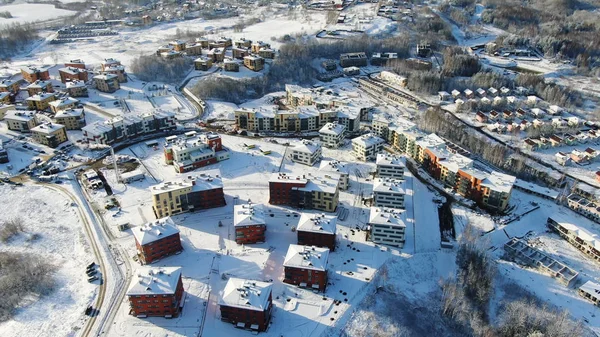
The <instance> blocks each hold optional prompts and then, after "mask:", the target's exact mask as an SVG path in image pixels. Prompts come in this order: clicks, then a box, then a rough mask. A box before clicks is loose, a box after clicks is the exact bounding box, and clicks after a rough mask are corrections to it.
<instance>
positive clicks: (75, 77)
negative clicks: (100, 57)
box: [58, 67, 88, 83]
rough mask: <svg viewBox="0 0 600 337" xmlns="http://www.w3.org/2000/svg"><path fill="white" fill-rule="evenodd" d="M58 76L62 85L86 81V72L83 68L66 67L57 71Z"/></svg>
mask: <svg viewBox="0 0 600 337" xmlns="http://www.w3.org/2000/svg"><path fill="white" fill-rule="evenodd" d="M58 74H59V75H60V81H61V82H62V83H67V82H72V81H84V82H87V81H88V72H87V70H85V68H83V69H82V68H75V67H66V68H60V69H58Z"/></svg>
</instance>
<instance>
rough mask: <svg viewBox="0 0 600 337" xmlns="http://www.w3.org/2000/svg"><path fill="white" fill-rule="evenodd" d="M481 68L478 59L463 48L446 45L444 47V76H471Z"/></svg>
mask: <svg viewBox="0 0 600 337" xmlns="http://www.w3.org/2000/svg"><path fill="white" fill-rule="evenodd" d="M479 69H481V66H480V65H479V59H478V58H477V56H475V55H471V54H469V53H468V52H467V51H466V50H465V49H464V48H460V47H448V48H446V49H444V64H443V65H442V73H443V74H444V76H473V75H475V73H477V72H478V71H479Z"/></svg>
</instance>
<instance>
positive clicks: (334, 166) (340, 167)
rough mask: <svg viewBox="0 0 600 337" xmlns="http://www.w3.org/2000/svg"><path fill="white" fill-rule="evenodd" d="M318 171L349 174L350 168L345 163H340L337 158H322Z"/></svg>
mask: <svg viewBox="0 0 600 337" xmlns="http://www.w3.org/2000/svg"><path fill="white" fill-rule="evenodd" d="M319 171H324V172H334V173H337V174H340V175H342V174H350V170H349V169H348V167H347V166H346V164H344V163H341V162H339V161H337V160H331V161H330V160H322V161H321V164H320V166H319Z"/></svg>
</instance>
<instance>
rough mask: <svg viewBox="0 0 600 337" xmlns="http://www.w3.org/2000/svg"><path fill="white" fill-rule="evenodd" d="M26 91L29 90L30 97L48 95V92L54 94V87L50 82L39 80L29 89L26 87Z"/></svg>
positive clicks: (30, 85)
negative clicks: (41, 94)
mask: <svg viewBox="0 0 600 337" xmlns="http://www.w3.org/2000/svg"><path fill="white" fill-rule="evenodd" d="M25 89H27V93H28V94H29V96H34V95H36V94H40V93H46V92H54V87H53V86H52V82H51V81H49V80H48V81H43V80H37V81H35V82H33V83H31V84H29V85H28V86H27V87H25Z"/></svg>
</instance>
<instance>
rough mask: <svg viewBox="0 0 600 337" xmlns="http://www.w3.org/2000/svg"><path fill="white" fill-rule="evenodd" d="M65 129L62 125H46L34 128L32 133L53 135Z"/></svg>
mask: <svg viewBox="0 0 600 337" xmlns="http://www.w3.org/2000/svg"><path fill="white" fill-rule="evenodd" d="M64 128H65V126H64V125H62V124H55V123H44V124H40V125H38V126H36V127H34V128H32V129H31V132H39V133H46V134H53V133H54V132H56V131H58V130H60V129H64Z"/></svg>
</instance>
